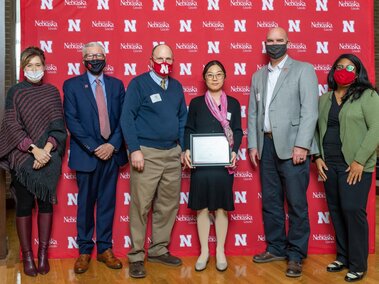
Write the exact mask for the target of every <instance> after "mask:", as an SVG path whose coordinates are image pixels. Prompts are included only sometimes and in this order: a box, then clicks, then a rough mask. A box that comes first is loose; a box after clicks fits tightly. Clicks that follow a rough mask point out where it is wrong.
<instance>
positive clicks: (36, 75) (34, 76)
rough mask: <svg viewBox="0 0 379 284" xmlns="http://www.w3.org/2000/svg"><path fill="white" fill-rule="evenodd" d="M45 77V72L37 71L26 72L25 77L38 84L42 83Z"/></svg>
mask: <svg viewBox="0 0 379 284" xmlns="http://www.w3.org/2000/svg"><path fill="white" fill-rule="evenodd" d="M43 75H45V72H44V70H37V71H26V70H24V76H25V77H26V78H27V79H28V80H29V81H30V82H32V83H37V82H39V81H41V79H42V77H43Z"/></svg>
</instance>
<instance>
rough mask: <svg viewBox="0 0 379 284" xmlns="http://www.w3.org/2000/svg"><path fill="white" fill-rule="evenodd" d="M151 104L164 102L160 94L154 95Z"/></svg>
mask: <svg viewBox="0 0 379 284" xmlns="http://www.w3.org/2000/svg"><path fill="white" fill-rule="evenodd" d="M150 99H151V102H152V103H153V104H155V103H156V102H160V101H162V98H161V95H160V94H153V95H151V96H150Z"/></svg>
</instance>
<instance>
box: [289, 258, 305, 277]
mask: <svg viewBox="0 0 379 284" xmlns="http://www.w3.org/2000/svg"><path fill="white" fill-rule="evenodd" d="M301 272H302V267H301V263H300V262H297V261H293V260H290V261H288V266H287V272H286V276H288V277H300V276H301Z"/></svg>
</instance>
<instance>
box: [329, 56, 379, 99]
mask: <svg viewBox="0 0 379 284" xmlns="http://www.w3.org/2000/svg"><path fill="white" fill-rule="evenodd" d="M344 58H346V59H348V60H350V61H351V62H352V63H353V64H354V65H355V69H356V72H355V74H356V76H357V77H356V79H355V81H354V82H353V83H352V84H351V85H350V86H349V88H348V89H347V92H346V94H345V95H344V96H343V97H342V103H345V102H347V101H348V100H349V99H350V98H351V101H355V100H358V99H359V98H360V97H361V95H362V94H363V92H364V91H365V90H367V89H370V90H373V91H376V89H375V87H374V86H373V85H372V84H371V83H370V81H369V79H368V75H367V71H366V68H365V67H364V66H363V64H362V61H361V60H360V59H359V58H358V57H357V56H355V55H354V54H350V53H345V54H341V55H340V56H339V57H338V58H337V59H336V61H334V63H333V66H332V68H331V69H330V71H329V74H328V85H329V88H330V89H331V90H333V91H335V90H337V87H338V86H337V83H336V81H335V80H334V72H335V71H336V66H337V64H338V62H339V61H340V60H341V59H344Z"/></svg>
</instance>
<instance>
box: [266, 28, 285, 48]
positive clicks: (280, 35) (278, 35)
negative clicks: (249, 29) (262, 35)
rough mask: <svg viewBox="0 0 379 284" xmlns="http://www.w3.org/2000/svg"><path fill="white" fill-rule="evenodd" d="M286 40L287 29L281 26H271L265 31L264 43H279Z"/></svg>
mask: <svg viewBox="0 0 379 284" xmlns="http://www.w3.org/2000/svg"><path fill="white" fill-rule="evenodd" d="M287 41H288V35H287V31H286V30H285V29H283V28H281V27H277V28H272V29H270V30H269V31H268V33H267V37H266V43H270V42H273V44H281V43H286V42H287Z"/></svg>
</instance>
